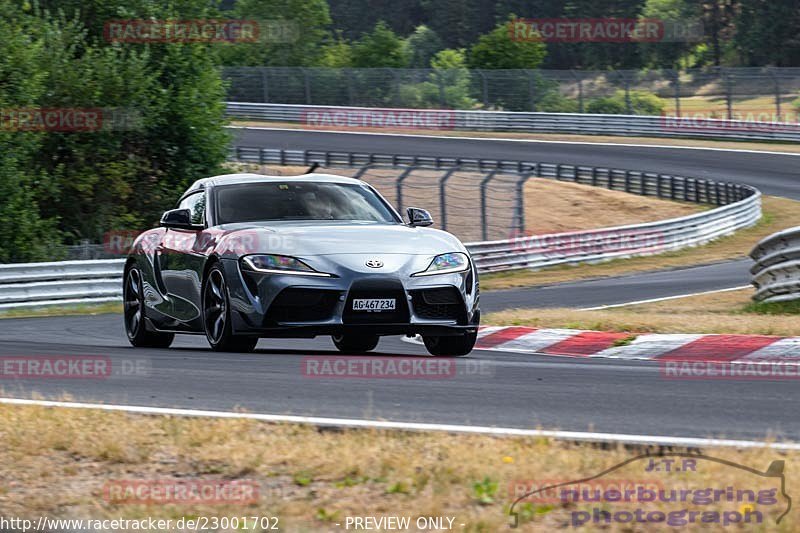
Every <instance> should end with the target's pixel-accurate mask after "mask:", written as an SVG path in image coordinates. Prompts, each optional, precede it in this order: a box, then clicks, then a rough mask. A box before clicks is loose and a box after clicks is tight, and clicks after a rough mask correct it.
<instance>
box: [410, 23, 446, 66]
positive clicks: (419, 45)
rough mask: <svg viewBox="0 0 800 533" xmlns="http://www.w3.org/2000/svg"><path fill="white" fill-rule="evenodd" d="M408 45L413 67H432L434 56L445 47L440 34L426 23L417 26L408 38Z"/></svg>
mask: <svg viewBox="0 0 800 533" xmlns="http://www.w3.org/2000/svg"><path fill="white" fill-rule="evenodd" d="M406 46H407V47H408V54H409V66H410V67H411V68H428V67H430V66H431V60H432V59H433V57H434V56H435V55H436V54H437V53H438V52H439V51H441V50H442V49H443V48H444V44H443V43H442V40H441V39H440V38H439V35H437V33H436V32H435V31H433V30H432V29H430V28H429V27H428V26H425V25H421V26H417V28H416V29H415V30H414V33H412V34H411V35H409V36H408V39H406Z"/></svg>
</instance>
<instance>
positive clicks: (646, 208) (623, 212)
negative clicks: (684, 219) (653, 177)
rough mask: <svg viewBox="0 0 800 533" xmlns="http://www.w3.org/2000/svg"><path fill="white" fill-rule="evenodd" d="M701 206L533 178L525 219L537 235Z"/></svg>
mask: <svg viewBox="0 0 800 533" xmlns="http://www.w3.org/2000/svg"><path fill="white" fill-rule="evenodd" d="M702 209H703V207H702V206H698V205H697V204H690V203H683V202H673V201H669V200H661V199H660V198H654V197H651V196H639V195H637V194H629V193H624V192H619V191H609V190H608V189H603V188H600V187H592V186H590V185H580V184H577V183H565V182H560V181H553V180H548V179H534V180H531V181H529V182H528V183H526V184H525V223H526V226H527V228H528V231H530V232H531V233H532V234H535V235H540V234H545V233H558V232H561V231H575V230H582V229H595V228H605V227H611V226H624V225H626V224H636V223H641V222H652V221H656V220H663V219H666V218H673V217H680V216H684V215H691V214H693V213H697V212H698V211H701V210H702Z"/></svg>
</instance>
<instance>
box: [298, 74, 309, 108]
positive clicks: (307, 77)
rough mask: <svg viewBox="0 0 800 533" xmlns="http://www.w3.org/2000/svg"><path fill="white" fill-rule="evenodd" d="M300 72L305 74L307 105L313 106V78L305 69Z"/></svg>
mask: <svg viewBox="0 0 800 533" xmlns="http://www.w3.org/2000/svg"><path fill="white" fill-rule="evenodd" d="M300 70H301V71H302V72H303V84H304V86H305V91H306V104H307V105H311V77H310V76H309V74H308V70H306V69H304V68H302V69H300Z"/></svg>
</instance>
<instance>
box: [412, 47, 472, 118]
mask: <svg viewBox="0 0 800 533" xmlns="http://www.w3.org/2000/svg"><path fill="white" fill-rule="evenodd" d="M431 66H432V67H433V72H431V74H430V75H429V76H428V81H424V82H422V83H417V84H405V85H402V86H401V87H400V95H399V99H400V105H403V106H407V107H414V108H446V109H472V108H473V107H475V105H476V101H475V100H474V99H473V98H471V97H470V96H469V92H470V73H469V70H467V68H466V62H465V59H464V51H463V50H442V51H441V52H439V53H437V54H436V55H435V56H434V57H433V59H432V60H431Z"/></svg>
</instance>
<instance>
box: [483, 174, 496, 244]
mask: <svg viewBox="0 0 800 533" xmlns="http://www.w3.org/2000/svg"><path fill="white" fill-rule="evenodd" d="M498 172H499V171H497V170H492V171H491V172H489V173H488V174H487V175H486V177H485V178H483V179H482V180H481V236H482V238H483V240H484V241H488V240H489V228H488V222H487V220H486V218H487V206H486V189H487V186H488V185H489V181H491V179H492V178H493V177H494V175H495V174H497V173H498Z"/></svg>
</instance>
